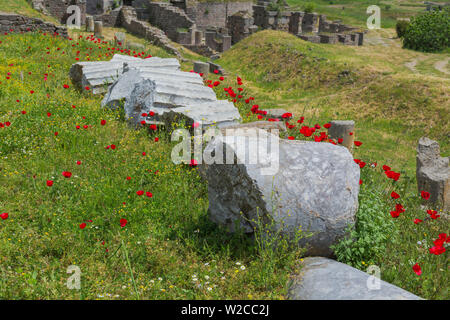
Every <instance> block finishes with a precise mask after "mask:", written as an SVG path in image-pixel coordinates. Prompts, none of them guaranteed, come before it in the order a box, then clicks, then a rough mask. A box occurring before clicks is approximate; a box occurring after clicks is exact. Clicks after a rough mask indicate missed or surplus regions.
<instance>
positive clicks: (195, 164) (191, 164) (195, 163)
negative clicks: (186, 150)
mask: <svg viewBox="0 0 450 320" xmlns="http://www.w3.org/2000/svg"><path fill="white" fill-rule="evenodd" d="M197 165H198V162H197V160H195V159H192V160H191V162H190V163H189V166H191V167H196V166H197Z"/></svg>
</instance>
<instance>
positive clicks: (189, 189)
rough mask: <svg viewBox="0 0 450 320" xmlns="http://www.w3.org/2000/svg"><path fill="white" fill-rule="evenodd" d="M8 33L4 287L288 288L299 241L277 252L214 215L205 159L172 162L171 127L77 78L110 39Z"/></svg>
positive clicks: (4, 53)
mask: <svg viewBox="0 0 450 320" xmlns="http://www.w3.org/2000/svg"><path fill="white" fill-rule="evenodd" d="M0 41H2V43H1V44H0V74H1V78H0V81H1V84H0V122H2V123H5V122H7V121H9V122H11V126H9V127H4V128H0V211H1V212H8V213H9V218H8V219H7V220H2V221H0V257H1V258H0V259H1V263H0V274H1V277H0V297H1V298H3V299H80V298H81V299H98V298H102V297H104V298H106V299H110V298H114V297H117V298H120V299H137V298H140V299H218V298H225V299H248V298H259V299H268V298H272V299H279V298H282V297H283V296H284V294H285V293H286V290H287V288H286V283H287V281H288V278H289V275H290V273H291V272H293V271H294V270H295V261H296V258H295V257H296V255H297V251H296V250H293V251H289V252H286V251H283V252H281V251H280V252H278V251H277V250H275V251H273V252H272V253H270V254H268V253H267V252H265V251H264V250H260V249H258V246H257V243H255V242H254V241H252V240H251V239H249V238H247V237H245V236H243V235H239V234H237V235H228V234H226V233H225V232H223V230H221V229H220V228H218V227H217V226H216V225H215V224H213V223H212V222H210V221H209V218H208V216H207V207H208V199H207V189H206V185H205V183H204V182H202V180H201V179H200V177H199V175H198V173H197V171H196V170H195V169H190V168H189V167H187V166H184V165H174V164H173V163H172V162H171V160H170V151H171V149H172V147H173V144H172V143H171V142H169V141H168V138H167V137H166V134H164V133H163V132H156V133H151V132H150V133H149V130H148V129H144V128H143V129H140V130H130V128H129V127H128V125H127V124H126V123H125V122H124V121H122V115H121V114H120V113H116V112H112V111H108V110H104V109H102V108H101V107H100V102H101V97H97V96H93V95H91V94H89V93H88V92H83V93H80V92H78V91H77V90H75V88H73V86H72V84H71V82H70V80H69V78H68V71H69V68H70V66H71V64H72V63H75V62H76V61H75V58H76V56H77V55H76V52H77V51H80V54H79V57H80V58H81V60H86V59H87V57H88V56H86V54H87V53H88V54H89V58H90V59H91V61H92V60H97V59H108V58H109V57H111V54H110V53H111V52H109V51H108V50H107V48H108V47H110V45H103V44H94V43H92V42H91V41H86V40H82V39H79V40H77V41H75V40H74V41H67V40H62V39H60V38H53V37H50V36H43V35H40V34H25V35H7V36H4V35H2V36H0ZM76 42H78V43H79V45H76ZM72 44H74V45H75V46H74V47H72ZM47 47H48V48H50V49H47ZM57 48H60V50H57ZM91 48H92V50H91ZM46 52H49V54H46ZM63 52H64V54H63ZM106 53H109V54H110V55H109V56H106ZM150 53H151V52H150ZM8 72H9V73H11V76H10V79H6V74H7V73H8ZM29 72H31V74H29ZM46 73H47V74H48V78H47V80H44V74H46ZM21 75H23V80H22V76H21ZM64 84H68V85H70V88H69V89H64V88H63V85H64ZM30 90H33V91H34V93H33V94H31V93H30ZM47 94H48V96H47ZM16 100H19V102H16ZM72 105H74V106H76V108H73V107H72ZM22 110H25V111H26V114H22V113H21V111H22ZM47 113H51V115H50V116H48V115H47ZM83 117H85V118H83ZM102 119H105V120H106V121H107V123H106V125H105V126H102V125H100V121H101V120H102ZM77 125H79V126H81V127H80V129H76V126H77ZM84 125H87V126H88V127H87V129H84V127H83V126H84ZM55 132H58V133H59V134H58V135H57V136H55V134H54V133H55ZM156 136H157V137H159V138H160V140H159V142H155V141H154V138H155V137H156ZM112 144H114V145H116V146H117V147H116V149H115V150H112V149H106V147H107V146H109V145H112ZM142 152H146V156H143V155H142ZM77 161H81V164H80V165H77V164H76V162H77ZM63 171H70V172H72V173H73V175H72V177H71V178H70V179H67V178H64V177H63V176H62V172H63ZM127 176H129V177H131V180H129V181H128V180H127V179H126V178H127ZM47 180H53V181H54V185H53V186H52V187H48V186H47V185H46V181H47ZM138 190H143V191H149V192H152V194H153V197H152V198H148V197H146V196H145V195H143V196H138V195H137V194H136V191H138ZM124 203H125V204H124ZM123 218H125V219H127V220H128V224H127V225H126V227H124V228H121V226H120V223H119V222H120V219H123ZM88 220H92V222H86V221H88ZM83 222H85V223H87V227H86V228H85V229H80V228H79V225H80V224H81V223H83ZM126 255H128V258H126ZM268 257H270V259H268ZM128 261H129V263H128ZM237 263H240V265H238V264H237ZM70 265H77V266H79V267H80V269H81V272H82V279H81V290H80V291H77V290H69V289H68V288H67V287H66V280H67V278H68V277H69V275H68V274H67V273H66V270H67V268H68V267H69V266H70ZM241 266H245V269H244V270H242V269H241ZM132 275H133V277H134V279H135V285H136V286H134V285H133V284H132V282H131V280H132ZM208 288H210V290H209V289H208Z"/></svg>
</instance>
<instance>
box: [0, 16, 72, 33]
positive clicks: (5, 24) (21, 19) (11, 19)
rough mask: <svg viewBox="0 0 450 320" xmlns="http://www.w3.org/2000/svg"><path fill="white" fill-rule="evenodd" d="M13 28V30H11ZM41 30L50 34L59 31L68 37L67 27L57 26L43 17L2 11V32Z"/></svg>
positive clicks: (0, 20) (0, 18) (0, 28)
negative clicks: (36, 17) (45, 20)
mask: <svg viewBox="0 0 450 320" xmlns="http://www.w3.org/2000/svg"><path fill="white" fill-rule="evenodd" d="M11 30H12V31H11ZM37 30H41V31H43V32H47V33H49V34H54V33H58V34H59V35H61V36H63V37H68V34H67V29H66V28H65V27H59V26H55V25H54V24H52V23H48V22H44V21H42V20H41V19H35V18H29V17H25V16H22V15H19V14H14V13H5V12H0V32H27V31H37Z"/></svg>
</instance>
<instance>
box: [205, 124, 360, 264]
mask: <svg viewBox="0 0 450 320" xmlns="http://www.w3.org/2000/svg"><path fill="white" fill-rule="evenodd" d="M255 130H256V131H255ZM255 132H256V133H257V134H256V136H255ZM242 150H244V152H243V151H242ZM205 154H206V155H213V156H214V157H212V158H214V159H215V160H214V161H215V163H208V164H207V165H206V169H205V175H206V178H207V180H208V188H209V215H210V218H211V219H212V221H214V222H216V223H218V224H219V225H222V226H224V227H225V228H227V229H228V230H229V231H230V232H234V231H236V227H238V228H240V229H241V230H243V231H244V232H247V233H253V232H254V231H255V230H256V228H259V227H260V226H264V225H268V226H270V228H271V229H273V230H276V231H280V232H281V233H282V234H284V235H286V236H288V237H289V238H290V239H295V235H296V234H297V231H298V230H299V228H301V229H302V230H303V231H304V232H310V233H313V235H312V236H310V237H307V238H303V239H300V240H299V242H298V244H299V245H300V246H306V247H308V254H309V255H324V256H331V255H332V254H333V252H332V250H331V249H330V246H331V245H333V244H335V243H336V242H337V241H338V240H339V239H340V238H341V237H343V236H345V234H346V229H347V227H348V226H349V225H351V224H353V223H354V222H355V214H356V211H357V209H358V193H359V177H360V169H359V166H358V165H357V164H356V163H355V162H354V161H353V157H352V155H351V154H350V152H349V151H348V150H347V149H346V148H344V147H341V146H335V145H333V144H330V143H318V142H305V141H298V140H297V141H293V140H287V139H279V137H278V136H276V135H273V134H270V133H268V132H267V131H264V130H259V129H254V128H248V129H246V130H244V131H241V132H237V131H234V132H232V133H231V136H230V135H227V136H218V137H215V138H214V139H213V140H212V141H211V142H210V143H209V144H208V146H207V147H206V149H205V152H204V155H205ZM218 154H223V158H222V160H219V161H217V159H219V158H220V157H219V156H217V155H218ZM255 157H257V159H256V160H255ZM230 159H233V160H232V161H234V164H233V163H232V164H230V161H229V160H230ZM206 160H207V161H209V162H212V160H211V157H209V158H208V157H207V158H206ZM203 161H205V156H204V158H203ZM220 161H221V162H222V163H225V164H220V163H217V162H220Z"/></svg>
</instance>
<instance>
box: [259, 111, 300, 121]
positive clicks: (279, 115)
mask: <svg viewBox="0 0 450 320" xmlns="http://www.w3.org/2000/svg"><path fill="white" fill-rule="evenodd" d="M265 111H267V114H266V117H267V118H269V119H279V120H289V119H290V118H292V117H293V116H294V115H292V116H291V117H287V118H283V115H284V114H287V113H290V112H289V111H287V110H284V109H267V110H265ZM291 114H292V113H291Z"/></svg>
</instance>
